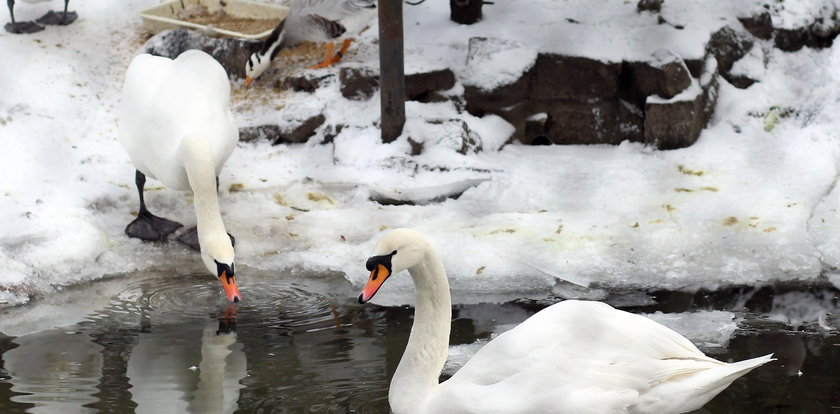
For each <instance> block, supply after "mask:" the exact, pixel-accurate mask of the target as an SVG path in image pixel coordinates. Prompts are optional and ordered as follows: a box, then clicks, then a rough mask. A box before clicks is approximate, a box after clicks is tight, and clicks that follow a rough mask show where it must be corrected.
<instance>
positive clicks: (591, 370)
mask: <svg viewBox="0 0 840 414" xmlns="http://www.w3.org/2000/svg"><path fill="white" fill-rule="evenodd" d="M728 365H729V364H725V363H722V362H719V361H717V360H715V359H712V358H709V357H707V356H705V355H704V354H703V353H702V352H701V351H700V350H698V349H697V347H696V346H694V345H693V344H692V343H691V342H690V341H689V340H688V339H686V338H684V337H683V336H681V335H679V334H678V333H676V332H674V331H672V330H671V329H669V328H666V327H664V326H662V325H660V324H658V323H656V322H654V321H652V320H650V319H647V318H645V317H643V316H639V315H634V314H631V313H628V312H624V311H620V310H616V309H614V308H612V307H611V306H609V305H607V304H604V303H600V302H589V301H574V300H569V301H564V302H560V303H558V304H555V305H553V306H550V307H548V308H546V309H544V310H542V311H540V312H538V313H537V314H535V315H533V316H532V317H531V318H529V319H527V320H526V321H525V322H523V323H522V324H520V325H519V326H517V327H516V328H514V329H512V330H510V331H508V332H505V333H503V334H501V335H499V336H498V337H497V338H496V339H494V340H492V341H490V342H489V343H488V344H487V345H485V346H484V347H483V348H482V349H481V350H480V351H479V352H478V353H476V355H475V356H474V357H473V358H472V359H471V360H470V361H469V362H467V364H465V365H464V367H463V368H461V370H459V371H458V372H457V373H456V374H455V375H454V376H453V377H452V378H450V379H449V380H447V381H445V382H444V383H442V384H441V385H440V386H439V387H438V388H437V389H436V391H435V392H434V393H433V394H432V395H430V397H429V399H428V400H427V401H428V404H429V412H435V411H436V410H438V409H444V408H447V409H448V412H487V413H492V412H573V413H606V412H610V413H621V412H679V411H667V410H658V411H644V409H646V408H649V407H654V408H657V409H659V408H662V407H665V408H671V407H678V406H679V404H678V403H679V402H681V401H684V400H685V399H687V397H688V396H687V395H686V394H687V393H692V392H693V393H697V394H704V395H705V396H706V397H708V399H711V397H714V395H716V394H717V392H719V391H720V390H722V389H723V388H725V387H726V386H727V385H728V384H729V383H731V381H733V380H734V379H735V378H737V376H735V377H733V378H731V379H730V380H729V382H727V383H726V384H725V385H723V387H720V386H719V385H707V384H706V382H708V381H705V382H704V381H699V380H698V381H687V379H688V378H693V377H695V376H697V375H700V374H701V373H707V372H712V371H714V370H715V369H718V368H721V367H726V366H728ZM759 365H760V364H759ZM740 375H742V374H740ZM740 375H738V376H740ZM705 376H706V377H709V378H711V377H717V375H715V374H710V373H709V374H705ZM709 378H707V379H709ZM678 380H679V381H683V382H684V384H685V385H686V386H685V387H675V386H673V385H672V386H671V388H672V391H674V390H679V391H681V392H680V393H667V392H656V393H653V392H652V390H655V389H657V387H661V386H663V385H668V384H672V383H676V382H678ZM689 384H690V386H689ZM692 387H694V388H697V389H696V390H693V389H692ZM715 387H717V388H719V389H717V391H715V392H714V393H710V392H709V391H707V389H710V388H715ZM708 399H706V400H705V401H703V403H705V402H706V401H708ZM663 401H664V402H663ZM701 405H702V404H701Z"/></svg>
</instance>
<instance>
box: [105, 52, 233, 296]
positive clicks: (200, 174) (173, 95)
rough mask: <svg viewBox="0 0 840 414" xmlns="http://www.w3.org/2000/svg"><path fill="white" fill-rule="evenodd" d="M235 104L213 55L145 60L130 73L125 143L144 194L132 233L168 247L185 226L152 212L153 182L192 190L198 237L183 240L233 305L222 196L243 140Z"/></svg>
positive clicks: (121, 131) (134, 63) (137, 59)
mask: <svg viewBox="0 0 840 414" xmlns="http://www.w3.org/2000/svg"><path fill="white" fill-rule="evenodd" d="M229 103H230V83H229V81H228V78H227V73H226V72H225V70H224V68H222V65H220V64H219V63H218V62H216V60H215V59H213V58H212V57H211V56H210V55H208V54H206V53H204V52H202V51H199V50H188V51H186V52H184V53H182V54H181V55H180V56H178V57H177V58H176V59H174V60H172V59H167V58H163V57H158V56H152V55H147V54H143V55H139V56H137V57H135V58H134V60H133V61H132V62H131V65H130V66H129V67H128V71H127V72H126V74H125V85H124V86H123V102H122V114H121V116H120V126H119V137H120V142H121V143H122V144H123V146H124V147H125V149H126V151H128V155H129V156H130V157H131V161H132V162H133V163H134V166H135V167H136V168H137V172H136V175H135V177H136V178H135V183H136V185H137V191H138V193H139V195H140V210H139V212H138V214H137V219H136V220H134V221H133V222H131V223H130V224H129V225H128V226H127V227H126V228H125V232H126V234H128V235H129V236H131V237H137V238H140V239H143V240H164V239H165V238H166V237H167V236H168V235H169V234H171V233H172V232H173V231H175V229H177V228H178V227H180V226H181V225H180V224H179V223H176V222H174V221H171V220H167V219H164V218H161V217H157V216H155V215H153V214H151V213H149V211H148V210H147V209H146V203H145V200H144V198H143V187H144V185H145V182H146V176H147V175H148V176H150V177H152V178H156V179H158V180H160V181H161V182H162V183H163V184H164V185H166V186H167V187H170V188H173V189H176V190H184V191H186V190H192V191H193V194H194V204H195V215H196V221H197V240H195V238H194V236H193V235H194V234H195V233H192V232H187V233H186V235H185V236H186V237H184V236H182V237H181V240H182V241H184V242H185V243H187V244H189V245H191V246H192V247H193V248H198V249H199V250H200V251H201V258H202V260H203V261H204V265H205V266H206V267H207V270H209V271H210V273H212V274H213V275H214V276H218V277H219V279H220V280H221V282H222V286H223V287H224V289H225V293H226V294H227V297H228V300H230V301H231V302H234V301H239V300H240V299H241V296H240V295H239V290H238V289H237V286H236V282H235V280H234V263H233V259H234V254H233V239H232V238H231V237H229V236H228V234H227V232H226V231H225V225H224V223H223V222H222V215H221V213H220V212H219V200H218V196H217V194H216V191H217V186H218V178H217V177H218V174H219V172H220V171H221V170H222V166H223V165H224V163H225V161H227V159H228V157H229V156H230V154H231V152H233V149H234V147H235V146H236V143H237V142H238V141H239V130H238V129H237V127H236V125H235V124H234V121H233V114H231V112H230V107H229ZM190 236H193V237H192V238H191V237H190Z"/></svg>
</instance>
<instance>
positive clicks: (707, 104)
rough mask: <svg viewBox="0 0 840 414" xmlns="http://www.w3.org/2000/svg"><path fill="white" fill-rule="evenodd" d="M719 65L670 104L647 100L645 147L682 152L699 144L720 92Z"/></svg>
mask: <svg viewBox="0 0 840 414" xmlns="http://www.w3.org/2000/svg"><path fill="white" fill-rule="evenodd" d="M718 75H719V73H718V71H717V61H716V60H713V59H710V60H708V61H707V63H706V72H705V73H704V74H703V76H702V77H701V78H700V80H699V81H695V82H696V83H695V84H693V85H692V86H691V87H690V88H689V89H688V90H686V91H685V92H683V93H682V94H680V95H677V96H675V97H674V98H672V99H670V100H661V99H648V102H647V103H646V105H645V121H644V138H645V143H647V144H649V145H653V146H655V147H656V148H658V149H663V150H665V149H676V148H683V147H687V146H689V145H691V144H693V143H694V142H695V141H697V138H698V137H699V136H700V132H702V130H703V128H705V126H706V123H707V122H708V121H709V118H710V117H711V115H712V112H713V111H714V106H715V103H716V101H717V92H718V87H719V83H718Z"/></svg>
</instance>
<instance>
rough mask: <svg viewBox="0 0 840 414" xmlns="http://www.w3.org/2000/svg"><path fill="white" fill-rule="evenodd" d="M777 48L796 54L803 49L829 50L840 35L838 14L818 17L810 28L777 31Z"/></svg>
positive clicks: (775, 39)
mask: <svg viewBox="0 0 840 414" xmlns="http://www.w3.org/2000/svg"><path fill="white" fill-rule="evenodd" d="M773 33H774V36H775V38H774V43H775V46H776V47H777V48H779V49H781V50H784V51H786V52H795V51H797V50H799V49H802V48H803V47H806V46H807V47H811V48H818V49H821V48H827V47H831V45H832V44H834V38H836V37H837V35H838V34H840V21H838V16H837V14H836V13H832V14H831V16H830V17H829V16H825V17H822V16H821V17H817V18H816V19H815V20H814V22H813V23H811V24H810V25H808V26H805V27H800V28H796V29H775V30H774V32H773Z"/></svg>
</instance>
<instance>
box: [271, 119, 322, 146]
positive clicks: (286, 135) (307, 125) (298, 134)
mask: <svg viewBox="0 0 840 414" xmlns="http://www.w3.org/2000/svg"><path fill="white" fill-rule="evenodd" d="M326 120H327V118H326V117H324V115H322V114H318V115H315V116H312V117H310V118H307V119H306V120H304V121H303V122H301V123H300V125H298V126H297V127H295V128H292V129H290V130H287V131H284V132H283V133H282V134H280V137H278V138H277V139H276V140H274V142H273V143H272V145H277V144H282V143H287V142H292V143H303V142H306V141H308V140H309V138H311V137H312V136H313V135H315V130H316V129H318V127H320V126H321V125H323V124H324V122H325V121H326Z"/></svg>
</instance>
